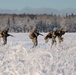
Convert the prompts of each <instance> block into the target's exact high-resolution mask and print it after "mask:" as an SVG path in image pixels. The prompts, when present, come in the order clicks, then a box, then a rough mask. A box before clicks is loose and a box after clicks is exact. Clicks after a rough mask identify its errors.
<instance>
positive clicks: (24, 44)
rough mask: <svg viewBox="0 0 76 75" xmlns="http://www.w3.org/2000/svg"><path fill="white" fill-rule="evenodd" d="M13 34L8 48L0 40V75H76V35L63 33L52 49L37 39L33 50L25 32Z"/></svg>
mask: <svg viewBox="0 0 76 75" xmlns="http://www.w3.org/2000/svg"><path fill="white" fill-rule="evenodd" d="M12 34H13V35H14V37H8V43H7V45H5V46H3V45H1V43H2V40H1V41H0V75H76V33H66V34H65V35H64V36H63V37H64V41H63V42H62V43H61V44H59V43H57V45H56V46H55V45H54V46H53V47H51V40H50V41H49V42H48V43H47V44H46V43H45V41H44V37H43V36H39V37H38V46H37V47H36V48H32V46H33V43H32V41H31V40H30V39H29V37H28V33H12ZM43 34H44V36H45V35H46V34H47V33H43Z"/></svg>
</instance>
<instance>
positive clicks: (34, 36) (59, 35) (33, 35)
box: [0, 28, 65, 47]
mask: <svg viewBox="0 0 76 75" xmlns="http://www.w3.org/2000/svg"><path fill="white" fill-rule="evenodd" d="M8 31H9V28H5V29H4V30H3V31H2V32H0V38H3V45H5V44H7V37H8V36H12V37H13V35H10V34H8ZM64 34H65V31H63V29H62V28H60V29H57V28H54V29H53V30H52V31H50V32H49V33H48V34H47V35H46V36H45V37H44V40H45V41H46V43H47V42H48V39H51V40H52V45H53V44H54V43H55V44H56V37H57V38H58V40H59V43H61V42H62V41H63V37H62V35H64ZM39 35H41V36H43V34H41V33H40V32H39V31H38V30H36V29H34V30H33V31H32V32H31V33H29V38H30V39H31V40H32V42H33V44H34V46H33V47H36V46H37V45H38V39H37V38H38V36H39Z"/></svg>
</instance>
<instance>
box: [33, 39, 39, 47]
mask: <svg viewBox="0 0 76 75" xmlns="http://www.w3.org/2000/svg"><path fill="white" fill-rule="evenodd" d="M32 41H33V43H34V46H33V47H36V46H37V44H38V42H37V38H34V39H32Z"/></svg>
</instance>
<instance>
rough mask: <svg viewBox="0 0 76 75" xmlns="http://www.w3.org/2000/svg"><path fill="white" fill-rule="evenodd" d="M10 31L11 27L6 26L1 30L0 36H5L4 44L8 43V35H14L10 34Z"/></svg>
mask: <svg viewBox="0 0 76 75" xmlns="http://www.w3.org/2000/svg"><path fill="white" fill-rule="evenodd" d="M8 31H9V28H5V29H4V30H3V31H2V32H0V38H3V41H4V42H3V45H5V44H7V37H8V36H12V37H13V35H10V34H8Z"/></svg>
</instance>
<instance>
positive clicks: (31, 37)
mask: <svg viewBox="0 0 76 75" xmlns="http://www.w3.org/2000/svg"><path fill="white" fill-rule="evenodd" d="M39 35H42V34H40V33H39V31H37V30H36V29H35V30H34V31H33V32H31V33H30V34H29V38H30V39H32V42H33V44H34V46H33V47H36V46H37V45H38V41H37V37H38V36H39ZM42 36H43V35H42Z"/></svg>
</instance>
